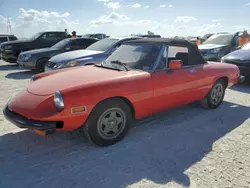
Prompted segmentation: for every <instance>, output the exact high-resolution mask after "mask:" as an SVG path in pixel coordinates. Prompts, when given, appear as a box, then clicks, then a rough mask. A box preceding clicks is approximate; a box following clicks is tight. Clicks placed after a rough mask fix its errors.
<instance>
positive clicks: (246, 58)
mask: <svg viewBox="0 0 250 188" xmlns="http://www.w3.org/2000/svg"><path fill="white" fill-rule="evenodd" d="M221 62H223V63H230V64H234V65H237V66H238V67H239V69H240V74H241V75H243V76H245V77H246V80H247V81H249V80H250V42H248V43H246V44H245V45H244V46H242V47H241V48H240V49H239V50H236V51H234V52H231V53H229V54H227V55H226V56H224V57H222V58H221Z"/></svg>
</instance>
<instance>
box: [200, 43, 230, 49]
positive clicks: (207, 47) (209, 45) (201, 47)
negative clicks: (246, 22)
mask: <svg viewBox="0 0 250 188" xmlns="http://www.w3.org/2000/svg"><path fill="white" fill-rule="evenodd" d="M224 46H227V45H216V44H200V45H198V48H199V50H210V49H215V48H222V47H224Z"/></svg>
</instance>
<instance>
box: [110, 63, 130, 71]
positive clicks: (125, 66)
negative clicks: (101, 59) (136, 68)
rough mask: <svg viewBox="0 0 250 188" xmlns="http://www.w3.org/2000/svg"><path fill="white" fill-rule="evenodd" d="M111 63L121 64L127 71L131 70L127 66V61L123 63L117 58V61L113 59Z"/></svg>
mask: <svg viewBox="0 0 250 188" xmlns="http://www.w3.org/2000/svg"><path fill="white" fill-rule="evenodd" d="M110 63H111V64H117V65H121V66H123V67H124V68H125V69H126V71H129V68H128V67H127V65H126V64H125V63H122V62H121V61H118V60H116V61H111V62H110Z"/></svg>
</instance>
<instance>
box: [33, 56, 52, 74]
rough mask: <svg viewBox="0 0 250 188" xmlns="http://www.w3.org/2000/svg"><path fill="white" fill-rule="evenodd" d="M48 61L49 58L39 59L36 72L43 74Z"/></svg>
mask: <svg viewBox="0 0 250 188" xmlns="http://www.w3.org/2000/svg"><path fill="white" fill-rule="evenodd" d="M48 60H49V58H41V59H39V60H38V61H37V62H36V70H37V72H44V68H45V64H46V62H47V61H48Z"/></svg>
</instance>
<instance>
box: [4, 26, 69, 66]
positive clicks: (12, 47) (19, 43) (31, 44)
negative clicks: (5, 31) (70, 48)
mask: <svg viewBox="0 0 250 188" xmlns="http://www.w3.org/2000/svg"><path fill="white" fill-rule="evenodd" d="M69 37H71V35H69V34H68V33H65V31H62V32H61V31H47V32H39V33H37V34H35V35H34V36H32V37H31V38H29V39H28V40H15V41H9V42H4V43H1V44H0V56H1V58H2V59H3V60H5V61H7V62H10V63H16V60H17V58H18V56H19V54H20V53H21V52H23V51H28V50H33V49H39V48H46V47H51V46H53V45H54V44H56V43H58V42H59V41H61V40H63V39H65V38H69Z"/></svg>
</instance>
